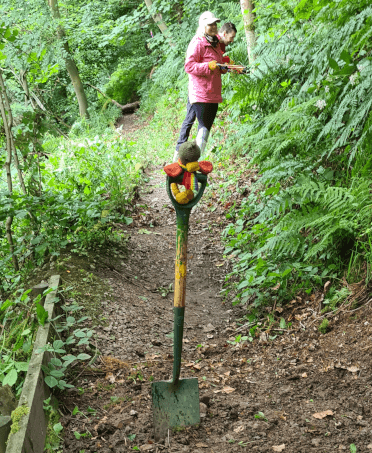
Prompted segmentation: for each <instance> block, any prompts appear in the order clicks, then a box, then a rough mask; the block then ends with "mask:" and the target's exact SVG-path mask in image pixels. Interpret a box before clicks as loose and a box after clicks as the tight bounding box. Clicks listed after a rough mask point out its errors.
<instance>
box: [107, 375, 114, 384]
mask: <svg viewBox="0 0 372 453" xmlns="http://www.w3.org/2000/svg"><path fill="white" fill-rule="evenodd" d="M105 379H107V380H108V381H109V382H110V384H113V383H114V382H115V376H114V375H113V374H112V373H107V374H106V377H105Z"/></svg>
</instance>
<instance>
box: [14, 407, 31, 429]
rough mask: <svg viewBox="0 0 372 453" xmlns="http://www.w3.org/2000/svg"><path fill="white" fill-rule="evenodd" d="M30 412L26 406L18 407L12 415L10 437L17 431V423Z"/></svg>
mask: <svg viewBox="0 0 372 453" xmlns="http://www.w3.org/2000/svg"><path fill="white" fill-rule="evenodd" d="M29 412H30V408H29V407H28V406H25V405H22V406H18V407H17V409H15V410H14V411H13V412H12V414H11V417H12V427H11V429H10V436H11V435H12V434H15V433H17V432H18V431H19V422H20V421H21V420H22V417H23V416H24V415H27V414H28V413H29Z"/></svg>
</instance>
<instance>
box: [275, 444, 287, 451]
mask: <svg viewBox="0 0 372 453" xmlns="http://www.w3.org/2000/svg"><path fill="white" fill-rule="evenodd" d="M284 449H285V444H282V445H273V450H274V451H283V450H284Z"/></svg>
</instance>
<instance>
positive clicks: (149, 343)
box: [59, 120, 372, 453]
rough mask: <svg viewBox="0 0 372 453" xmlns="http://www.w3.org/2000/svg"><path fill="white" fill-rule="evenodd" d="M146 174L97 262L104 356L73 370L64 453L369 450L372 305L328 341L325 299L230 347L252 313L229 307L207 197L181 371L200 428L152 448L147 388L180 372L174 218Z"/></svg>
mask: <svg viewBox="0 0 372 453" xmlns="http://www.w3.org/2000/svg"><path fill="white" fill-rule="evenodd" d="M123 121H124V120H123ZM126 121H128V123H127V124H131V125H132V122H130V121H129V120H126ZM147 172H148V182H147V184H146V185H145V186H144V187H142V189H141V192H140V198H139V199H138V200H137V201H136V204H135V206H133V216H132V217H133V220H134V221H133V223H132V224H131V225H116V226H117V228H118V230H119V231H121V232H122V233H123V234H125V235H127V236H126V237H127V242H126V253H124V252H123V251H120V250H112V249H108V250H107V253H106V254H105V253H101V254H100V255H99V256H97V257H96V259H95V265H94V269H92V273H93V274H94V278H95V279H97V281H100V282H104V283H105V284H106V285H107V290H106V291H102V292H101V293H100V300H99V301H98V302H97V301H96V303H97V304H98V305H97V307H96V310H95V315H94V316H95V317H96V319H94V316H93V319H92V321H91V323H92V325H93V326H94V330H95V338H94V340H95V341H94V344H95V346H96V347H97V350H98V351H99V353H98V354H97V355H96V360H95V362H94V363H93V364H92V365H91V366H89V367H88V366H87V367H81V368H80V369H79V370H76V369H74V372H75V373H76V374H75V378H74V383H75V385H76V388H75V389H71V390H69V391H67V392H65V393H63V394H61V395H60V396H59V401H60V411H61V413H62V414H63V417H62V419H61V423H62V425H63V426H64V446H63V451H64V452H68V453H75V452H76V453H79V452H80V453H81V452H84V453H89V452H91V453H93V452H102V453H108V452H116V453H120V452H130V451H149V452H190V453H198V452H200V453H201V452H208V453H209V452H210V453H225V452H239V451H242V452H251V451H257V452H262V453H263V452H275V451H278V452H280V451H284V452H285V453H287V452H293V453H299V452H304V453H305V452H306V453H307V452H310V451H314V452H328V451H334V450H337V451H338V450H340V451H343V450H344V451H347V452H349V451H357V452H358V453H359V452H368V451H372V426H371V421H372V420H371V419H372V413H371V404H370V399H371V393H372V391H371V384H372V376H371V354H370V351H371V348H372V342H371V339H372V325H371V321H370V320H371V305H370V304H369V302H367V303H365V304H364V305H362V306H361V307H359V308H357V309H352V308H351V307H348V308H347V309H345V310H344V311H343V312H341V313H340V314H339V315H338V316H336V317H333V318H332V319H331V321H330V324H329V331H328V332H327V333H326V334H321V333H320V332H319V331H318V329H317V327H318V325H319V323H320V322H319V312H318V308H319V300H321V297H322V295H320V294H314V295H312V296H307V297H301V296H299V297H298V298H297V299H296V300H294V301H293V302H292V303H291V304H290V306H289V307H287V308H285V309H284V311H281V309H279V310H278V311H279V312H280V317H284V318H285V319H286V320H287V321H288V320H289V319H292V320H293V325H292V328H291V330H288V331H287V330H286V329H284V330H283V329H282V330H281V331H277V332H276V334H277V336H276V338H275V339H273V340H269V339H268V335H267V334H266V333H265V332H261V333H260V332H259V331H256V332H257V338H256V339H255V340H254V341H253V342H251V343H250V342H247V341H240V342H239V341H237V342H235V341H234V339H235V338H236V336H237V335H239V334H241V335H243V336H244V335H245V334H247V332H248V330H249V326H248V325H247V324H244V321H240V322H238V321H237V320H241V319H242V318H243V316H244V315H245V313H246V310H245V309H244V308H243V307H241V306H234V307H232V306H231V304H229V303H228V302H225V301H224V300H223V299H222V298H221V295H220V291H221V289H222V285H223V282H224V278H225V275H226V273H227V268H228V266H229V264H228V262H227V261H226V259H225V258H224V256H223V244H222V243H221V241H220V235H221V230H222V229H223V227H224V224H225V222H226V220H225V215H224V207H223V206H222V205H219V204H218V203H217V202H216V201H215V200H212V199H211V198H207V197H205V200H204V202H202V203H201V204H200V206H199V205H198V206H197V207H196V208H194V209H193V211H192V214H191V218H190V232H189V239H188V274H187V292H186V314H185V333H184V343H183V352H182V358H183V363H182V371H181V378H184V377H197V378H198V381H199V392H200V413H201V422H200V424H199V425H198V426H192V427H187V428H184V429H177V430H170V431H169V432H168V436H167V437H166V439H163V440H162V441H160V442H157V443H155V440H154V433H153V423H152V399H151V383H152V382H153V381H160V380H167V379H170V377H171V375H172V365H173V348H172V343H173V341H172V336H171V333H172V329H173V313H172V305H173V300H172V297H173V292H172V284H173V281H174V258H175V241H176V234H175V233H176V227H175V221H176V217H175V211H174V209H173V207H172V205H171V204H170V201H169V199H168V198H167V195H166V192H165V188H164V180H165V177H164V173H163V172H162V169H161V168H154V169H151V170H147ZM211 178H215V176H213V175H212V176H211ZM207 190H208V188H207ZM88 267H89V266H88ZM66 272H67V271H66ZM66 276H67V275H66ZM67 277H68V276H67ZM92 291H94V289H92ZM278 314H279V313H278ZM98 321H100V322H98ZM245 322H246V321H245ZM102 323H103V325H100V324H102ZM271 333H272V334H274V333H275V332H271ZM274 336H275V335H274ZM75 407H78V409H79V412H78V413H76V411H74V408H75ZM73 411H74V413H75V415H72V413H73ZM352 444H355V446H356V450H353V446H351V445H352ZM350 446H351V447H350Z"/></svg>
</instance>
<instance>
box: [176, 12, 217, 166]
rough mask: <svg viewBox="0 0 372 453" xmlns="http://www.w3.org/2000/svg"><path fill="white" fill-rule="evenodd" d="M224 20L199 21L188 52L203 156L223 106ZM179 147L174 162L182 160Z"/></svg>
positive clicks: (208, 15) (191, 93) (207, 14)
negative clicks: (219, 31)
mask: <svg viewBox="0 0 372 453" xmlns="http://www.w3.org/2000/svg"><path fill="white" fill-rule="evenodd" d="M217 22H220V19H218V18H217V17H215V15H214V14H213V13H211V12H210V11H206V12H204V13H203V14H202V15H201V16H200V18H199V28H198V30H197V32H196V35H195V36H194V38H193V39H192V40H191V42H190V44H189V47H188V49H187V54H186V61H185V71H186V72H187V73H188V75H189V103H190V107H191V108H192V110H193V111H194V114H195V115H196V117H197V119H198V122H199V126H198V133H197V136H196V143H197V145H198V146H199V148H200V151H201V154H203V152H204V150H205V147H206V144H207V141H208V137H209V133H210V130H211V128H212V125H213V122H214V119H215V117H216V114H217V109H218V104H219V103H220V102H222V96H221V87H222V83H221V72H220V70H219V68H218V66H217V67H216V63H221V64H222V63H223V51H222V48H221V44H220V42H219V39H218V37H217ZM180 144H181V143H178V144H177V147H176V151H175V154H174V161H177V160H178V147H179V145H180Z"/></svg>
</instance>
